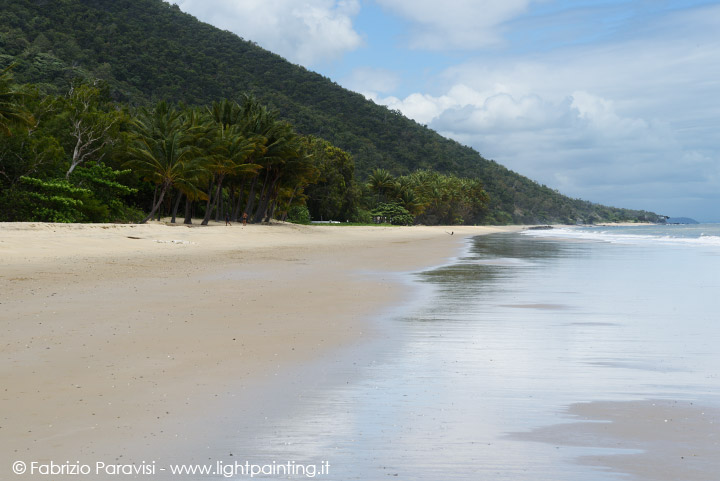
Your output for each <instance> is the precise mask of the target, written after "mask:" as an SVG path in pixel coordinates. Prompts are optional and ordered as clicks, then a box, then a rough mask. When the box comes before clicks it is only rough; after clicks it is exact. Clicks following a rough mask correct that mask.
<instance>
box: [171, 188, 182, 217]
mask: <svg viewBox="0 0 720 481" xmlns="http://www.w3.org/2000/svg"><path fill="white" fill-rule="evenodd" d="M182 198H183V193H182V191H178V197H177V199H175V205H174V206H173V210H172V219H170V222H171V223H172V224H174V223H175V217H176V216H177V211H178V207H180V201H181V200H182Z"/></svg>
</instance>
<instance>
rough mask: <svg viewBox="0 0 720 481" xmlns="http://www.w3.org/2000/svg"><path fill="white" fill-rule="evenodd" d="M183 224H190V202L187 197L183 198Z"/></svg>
mask: <svg viewBox="0 0 720 481" xmlns="http://www.w3.org/2000/svg"><path fill="white" fill-rule="evenodd" d="M183 224H192V202H190V198H189V197H185V220H184V221H183Z"/></svg>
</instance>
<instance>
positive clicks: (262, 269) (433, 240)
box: [0, 223, 502, 477]
mask: <svg viewBox="0 0 720 481" xmlns="http://www.w3.org/2000/svg"><path fill="white" fill-rule="evenodd" d="M445 230H446V229H444V228H431V227H412V228H387V227H334V226H296V225H272V226H254V225H253V226H247V227H245V228H243V227H242V226H239V225H234V226H232V227H225V226H224V225H212V226H210V227H205V228H202V227H192V228H188V227H185V226H168V225H163V224H150V225H143V226H136V225H113V224H106V225H74V224H71V225H56V224H41V223H32V224H30V223H20V224H0V265H2V270H0V303H1V304H2V306H1V308H2V311H1V312H2V316H0V328H1V329H2V332H3V338H2V341H1V342H2V355H1V356H0V359H1V360H2V361H1V363H0V379H2V382H1V383H0V384H1V385H2V393H1V395H0V413H1V414H0V452H1V453H2V454H1V455H0V473H3V474H2V477H5V474H7V473H8V472H9V469H10V465H11V463H12V462H13V461H15V460H17V459H21V460H25V461H26V462H31V461H38V462H50V461H53V462H57V463H62V462H65V461H66V460H71V461H75V460H79V461H81V462H95V461H96V460H107V461H113V460H116V461H118V462H121V461H123V460H126V461H128V462H139V460H140V459H144V458H153V457H155V456H154V453H156V452H157V453H159V452H160V451H161V450H162V451H163V452H167V451H177V450H181V449H183V447H186V445H187V443H188V440H189V439H192V441H193V443H194V444H195V445H197V444H199V443H201V442H202V440H203V439H206V438H210V437H212V436H213V435H214V433H213V432H211V429H210V428H207V432H203V430H202V428H201V427H200V426H203V425H205V424H206V423H203V420H211V419H212V418H213V416H215V415H216V414H217V412H218V410H221V409H225V408H226V406H227V404H228V401H229V400H232V399H234V398H239V397H249V398H250V399H254V401H253V402H259V403H262V402H263V400H262V395H261V394H258V393H257V392H254V393H249V392H247V391H245V390H244V389H243V388H244V386H249V385H253V386H257V385H258V384H257V383H258V381H260V382H261V381H262V379H264V378H269V377H271V376H274V375H276V374H278V373H280V372H282V371H283V369H285V368H288V367H291V366H294V365H297V364H298V363H303V362H305V361H308V360H312V359H316V358H318V356H320V355H323V354H327V353H328V352H332V351H333V350H338V349H342V347H343V346H349V345H353V344H356V343H358V342H360V341H361V340H362V339H364V338H367V337H372V336H374V335H376V334H377V329H378V326H377V325H376V324H374V323H373V321H372V319H373V315H375V314H377V313H379V312H381V311H382V310H383V309H386V308H387V307H388V306H391V305H393V304H397V303H399V302H402V300H403V298H404V296H405V295H406V292H405V289H406V287H405V286H404V285H402V284H401V283H398V282H397V281H396V277H394V274H395V273H398V272H404V271H408V270H415V269H419V268H423V267H428V266H431V265H436V264H439V263H442V262H443V261H444V260H445V259H447V258H448V257H450V256H453V255H455V254H456V253H457V250H458V248H459V246H460V245H461V241H462V238H463V237H465V236H468V235H479V234H484V233H490V232H496V231H498V230H502V229H497V228H487V227H463V228H458V227H454V228H453V230H454V232H455V235H454V236H449V235H448V234H447V233H446V232H445ZM369 272H372V273H375V274H374V275H368V273H369ZM288 402H291V401H288ZM207 424H208V425H210V424H212V423H207Z"/></svg>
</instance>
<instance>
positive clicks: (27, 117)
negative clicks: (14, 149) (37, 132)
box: [0, 65, 34, 136]
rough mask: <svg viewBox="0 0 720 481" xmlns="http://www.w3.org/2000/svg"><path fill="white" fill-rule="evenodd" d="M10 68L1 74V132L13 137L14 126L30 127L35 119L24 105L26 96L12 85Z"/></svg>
mask: <svg viewBox="0 0 720 481" xmlns="http://www.w3.org/2000/svg"><path fill="white" fill-rule="evenodd" d="M12 67H13V66H12V65H11V66H10V67H7V68H5V69H4V70H2V71H1V72H0V132H2V134H3V135H6V136H11V135H12V131H11V130H10V127H11V126H13V125H20V126H30V125H32V124H33V123H34V119H33V117H32V115H31V114H30V112H28V111H27V110H26V109H25V108H24V107H23V105H22V100H23V98H24V96H25V94H24V93H23V92H21V91H19V90H18V89H17V88H16V87H15V86H14V85H13V83H12V76H11V75H10V70H11V69H12Z"/></svg>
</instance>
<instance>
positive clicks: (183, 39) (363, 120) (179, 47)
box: [0, 0, 656, 223]
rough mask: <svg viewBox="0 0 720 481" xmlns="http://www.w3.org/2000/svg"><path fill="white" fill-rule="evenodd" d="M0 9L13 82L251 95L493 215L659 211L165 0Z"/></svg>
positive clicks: (137, 92)
mask: <svg viewBox="0 0 720 481" xmlns="http://www.w3.org/2000/svg"><path fill="white" fill-rule="evenodd" d="M0 11H2V16H1V17H0V68H3V67H5V66H7V65H10V64H11V63H15V64H16V66H15V68H14V70H13V74H14V78H15V81H17V82H20V83H35V84H38V83H40V84H43V88H44V90H45V91H46V92H48V93H56V94H60V93H63V92H66V91H67V89H68V85H69V84H70V82H71V81H72V80H73V79H77V78H80V79H88V80H90V79H101V80H104V81H105V82H106V83H107V85H108V87H109V92H110V96H111V97H112V98H113V99H114V100H115V101H117V102H122V103H126V104H129V105H134V106H140V105H150V104H154V103H156V102H158V101H160V100H167V101H169V102H183V103H186V104H189V105H208V104H210V103H212V102H213V101H218V100H220V99H223V98H236V99H237V98H240V95H241V94H243V93H248V94H252V95H254V96H255V97H256V98H257V99H258V100H259V101H260V102H262V103H264V104H266V105H268V106H269V107H270V108H271V109H275V110H277V111H278V112H279V114H280V117H281V118H283V119H285V120H287V121H289V122H290V123H291V124H292V125H293V126H294V127H295V129H296V130H297V131H298V132H299V133H300V134H303V135H313V136H316V137H320V138H323V139H326V140H328V141H330V142H331V143H332V144H334V145H335V146H337V147H339V148H341V149H343V150H345V151H347V152H349V153H350V154H351V155H352V157H353V159H354V161H355V175H356V177H358V178H360V179H365V178H367V176H368V175H369V174H370V172H371V171H372V170H373V169H375V168H377V167H381V168H383V169H387V170H388V171H389V172H390V173H392V174H393V175H395V176H400V175H407V174H410V173H412V172H414V171H416V170H418V169H428V170H434V171H437V172H440V173H446V174H456V175H458V176H462V177H474V178H478V179H480V180H481V182H482V183H483V185H484V189H485V190H486V191H487V193H488V194H489V199H490V201H489V202H490V203H489V209H488V211H487V214H486V215H485V218H484V220H485V221H486V222H489V223H510V222H515V223H541V222H542V223H545V222H561V223H575V222H577V221H584V222H595V221H606V220H636V219H638V220H655V219H656V216H655V214H652V213H647V212H640V211H631V210H625V209H615V208H609V207H604V206H599V205H595V204H591V203H589V202H585V201H581V200H576V199H570V198H568V197H565V196H562V195H560V194H559V193H557V192H555V191H553V190H552V189H549V188H547V187H545V186H541V185H539V184H537V183H535V182H533V181H531V180H530V179H527V178H526V177H523V176H521V175H518V174H516V173H514V172H512V171H510V170H508V169H506V168H504V167H503V166H501V165H499V164H498V163H496V162H494V161H490V160H487V159H484V158H483V157H482V156H481V155H480V154H479V153H477V152H476V151H474V150H473V149H471V148H469V147H466V146H462V145H460V144H459V143H457V142H455V141H452V140H448V139H446V138H443V137H442V136H440V135H439V134H437V133H436V132H434V131H432V130H430V129H428V128H427V127H425V126H422V125H420V124H418V123H416V122H414V121H412V120H410V119H407V118H406V117H404V116H402V115H401V114H400V113H399V112H397V111H391V110H389V109H387V108H386V107H384V106H379V105H376V104H374V103H373V102H370V101H368V100H366V99H365V98H364V97H363V96H361V95H359V94H357V93H353V92H350V91H348V90H346V89H344V88H342V87H340V86H339V85H337V84H336V83H334V82H332V81H331V80H329V79H327V78H324V77H322V76H320V75H318V74H316V73H313V72H310V71H308V70H306V69H305V68H303V67H300V66H297V65H293V64H291V63H289V62H287V61H286V60H284V59H283V58H281V57H280V56H278V55H275V54H273V53H271V52H268V51H266V50H264V49H262V48H260V47H258V46H257V45H255V44H254V43H252V42H251V41H247V40H243V39H241V38H239V37H238V36H236V35H235V34H232V33H230V32H227V31H222V30H219V29H217V28H215V27H212V26H210V25H207V24H204V23H202V22H200V21H198V20H197V19H195V18H194V17H192V16H190V15H187V14H185V13H183V12H181V11H180V10H179V8H178V7H177V6H173V5H169V4H167V3H165V2H162V1H161V0H52V1H50V0H47V1H45V0H32V1H30V0H0Z"/></svg>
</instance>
